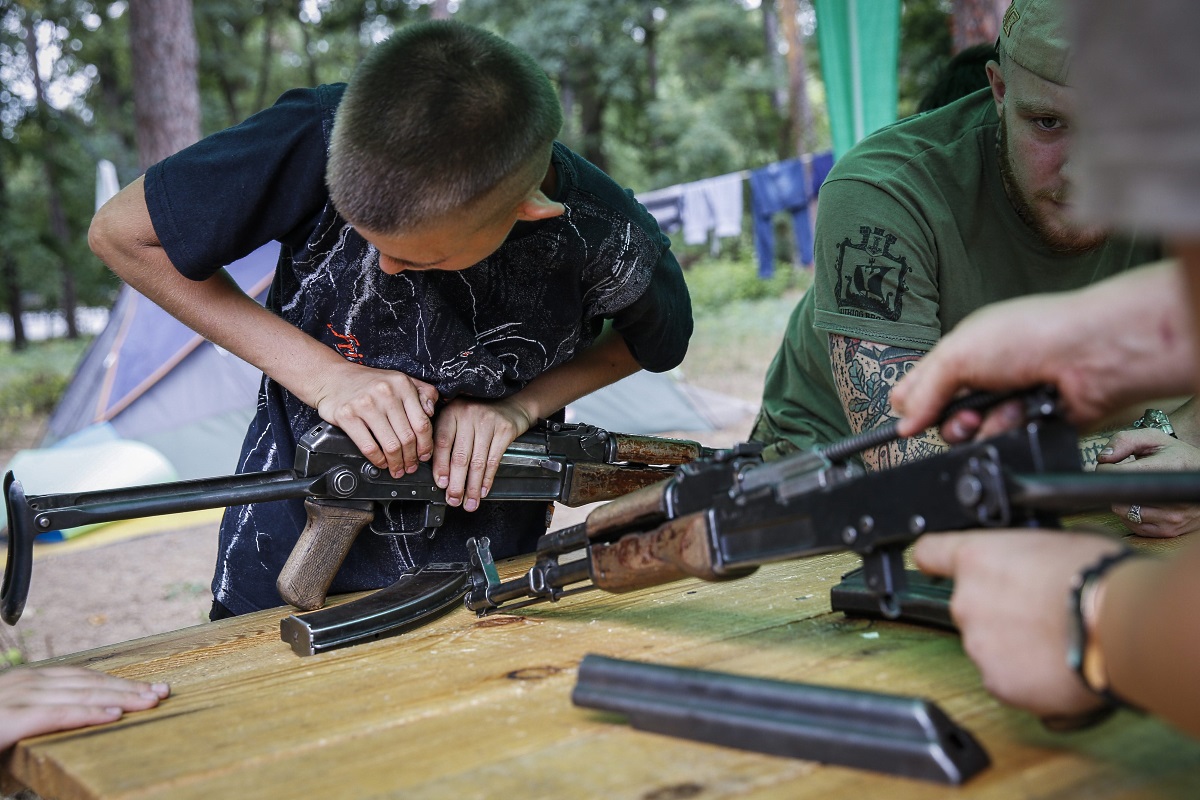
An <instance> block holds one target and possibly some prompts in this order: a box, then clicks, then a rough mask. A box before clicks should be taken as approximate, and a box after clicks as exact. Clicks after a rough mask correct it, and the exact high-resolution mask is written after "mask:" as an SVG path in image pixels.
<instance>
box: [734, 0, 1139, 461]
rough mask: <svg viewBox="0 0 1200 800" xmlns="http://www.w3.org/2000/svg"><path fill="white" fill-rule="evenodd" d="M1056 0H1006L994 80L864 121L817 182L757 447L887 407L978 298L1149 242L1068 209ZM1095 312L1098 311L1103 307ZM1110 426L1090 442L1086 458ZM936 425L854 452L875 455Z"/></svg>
mask: <svg viewBox="0 0 1200 800" xmlns="http://www.w3.org/2000/svg"><path fill="white" fill-rule="evenodd" d="M1062 5H1063V3H1062V2H1061V0H1015V2H1013V4H1012V6H1011V7H1010V8H1009V10H1008V13H1007V14H1006V15H1005V17H1004V22H1003V25H1002V30H1001V34H1000V41H999V47H998V50H997V57H996V60H994V61H990V62H989V63H988V64H987V67H986V69H987V74H988V80H989V84H990V88H989V89H982V90H980V91H978V92H975V93H973V94H969V95H967V96H966V97H964V98H962V99H960V100H958V101H956V102H953V103H951V104H949V105H947V106H944V107H943V108H940V109H937V110H934V111H930V112H927V113H925V114H920V115H918V116H915V117H910V118H908V119H905V120H902V121H900V122H897V123H895V124H893V125H891V126H889V127H887V128H884V129H882V130H880V131H878V132H876V133H875V134H873V135H871V136H869V137H867V138H866V139H864V140H863V141H862V142H860V143H859V144H858V145H857V146H856V147H854V148H853V149H852V150H851V151H850V152H848V153H847V154H846V155H845V156H844V157H843V158H842V159H841V160H839V161H838V163H837V164H836V165H835V166H834V168H833V171H832V172H831V173H830V175H829V178H828V179H827V180H826V181H825V183H824V185H823V186H822V187H821V208H820V213H819V214H818V218H817V225H816V247H815V252H816V258H815V263H816V267H815V273H816V274H815V281H814V283H813V287H812V288H811V289H810V290H809V291H808V292H807V293H806V295H805V296H804V298H803V299H802V300H801V301H800V303H799V305H798V306H797V307H796V310H795V311H794V313H793V314H792V318H791V320H790V322H789V324H788V329H787V332H786V334H785V337H784V340H783V343H782V344H781V346H780V348H779V352H778V353H777V354H776V356H775V359H774V362H773V363H772V364H771V367H770V369H769V371H768V373H767V378H766V384H765V387H764V392H763V403H762V409H761V411H760V412H759V415H758V419H757V420H756V422H755V426H754V431H753V433H752V434H751V438H753V439H754V440H756V441H760V442H763V443H764V444H765V445H766V446H767V447H766V457H767V458H768V459H771V458H779V457H782V456H784V455H787V454H789V453H792V452H795V451H796V450H798V449H804V448H808V447H811V446H812V445H814V444H820V443H824V442H830V441H834V440H837V439H840V438H843V437H845V436H848V435H850V434H853V433H858V432H861V431H864V430H871V429H874V428H878V427H880V426H882V425H885V424H887V423H889V422H891V421H892V420H894V419H896V414H895V412H894V411H893V410H892V406H891V402H890V399H889V393H890V390H891V388H892V386H894V385H895V383H896V382H897V381H898V380H899V379H901V378H902V377H903V376H904V375H905V373H906V372H907V371H908V370H909V369H910V368H911V367H912V366H913V364H914V363H916V361H917V360H918V359H920V358H921V357H922V356H923V355H924V354H925V353H926V352H927V351H928V350H930V349H931V348H932V347H933V346H934V344H935V343H936V342H937V341H938V339H939V338H940V337H941V336H942V335H944V334H945V333H947V332H948V331H949V330H950V329H951V328H953V327H954V326H955V325H956V324H958V322H959V321H960V320H962V318H963V317H965V316H966V315H967V314H968V313H970V312H971V311H974V310H975V309H977V308H979V307H980V306H983V305H986V304H988V303H992V302H996V301H998V300H1004V299H1007V298H1011V297H1015V296H1018V295H1025V294H1031V293H1034V292H1053V291H1064V290H1070V289H1076V288H1079V287H1082V286H1085V285H1087V284H1090V283H1093V282H1095V281H1098V280H1101V279H1103V278H1107V277H1109V276H1111V275H1114V274H1116V273H1118V272H1121V271H1123V270H1125V269H1128V268H1129V267H1132V266H1136V265H1138V264H1142V263H1145V262H1147V261H1151V260H1154V259H1155V258H1157V257H1158V248H1157V246H1155V245H1153V244H1151V243H1148V242H1136V241H1132V240H1129V239H1121V238H1117V237H1109V236H1108V235H1107V233H1106V232H1105V231H1104V230H1101V229H1098V228H1094V227H1087V226H1085V225H1082V224H1079V223H1077V222H1074V221H1073V219H1072V218H1071V217H1070V216H1069V211H1070V206H1071V203H1072V180H1071V169H1070V162H1069V160H1068V149H1069V146H1070V143H1071V140H1072V138H1073V136H1074V132H1073V130H1072V127H1073V119H1074V116H1075V103H1076V99H1075V91H1074V90H1073V89H1072V88H1071V87H1070V85H1069V83H1068V76H1067V70H1068V61H1069V47H1068V44H1067V40H1066V37H1065V36H1064V35H1063V31H1064V29H1065V28H1066V27H1067V21H1066V19H1065V16H1066V14H1065V9H1064V8H1063V7H1062ZM1098 313H1102V312H1101V311H1098ZM1106 439H1107V437H1106V436H1105V437H1100V438H1099V439H1098V440H1097V441H1096V442H1095V444H1094V446H1088V445H1086V444H1085V447H1084V454H1085V460H1088V461H1090V462H1091V463H1093V464H1094V463H1095V461H1096V453H1097V452H1098V451H1099V449H1100V447H1101V446H1102V445H1103V443H1104V441H1105V440H1106ZM945 447H946V444H945V442H944V441H943V440H942V439H941V438H940V436H938V434H937V432H936V431H933V430H930V431H927V432H925V433H924V434H922V435H920V436H918V437H916V438H913V439H909V440H904V441H901V442H896V443H893V444H888V445H884V446H882V447H879V448H876V449H873V450H869V451H867V452H865V453H864V454H863V461H864V463H865V464H866V466H867V468H868V469H881V468H884V467H888V466H892V465H895V464H897V463H899V462H900V461H903V460H906V459H910V458H915V457H921V456H925V455H928V454H931V453H933V452H937V451H938V450H940V449H944V448H945Z"/></svg>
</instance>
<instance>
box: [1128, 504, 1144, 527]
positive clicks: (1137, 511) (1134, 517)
mask: <svg viewBox="0 0 1200 800" xmlns="http://www.w3.org/2000/svg"><path fill="white" fill-rule="evenodd" d="M1125 519H1127V520H1129V521H1130V522H1132V523H1133V524H1134V525H1141V524H1142V507H1141V506H1130V507H1129V511H1127V512H1126V513H1125Z"/></svg>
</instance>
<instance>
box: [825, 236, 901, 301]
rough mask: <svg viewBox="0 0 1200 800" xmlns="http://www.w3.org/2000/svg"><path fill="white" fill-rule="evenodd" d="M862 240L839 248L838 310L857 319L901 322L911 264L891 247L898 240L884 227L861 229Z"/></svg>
mask: <svg viewBox="0 0 1200 800" xmlns="http://www.w3.org/2000/svg"><path fill="white" fill-rule="evenodd" d="M858 230H859V233H861V234H862V241H860V242H857V243H855V242H851V241H850V239H849V237H847V238H845V239H843V240H842V243H841V244H839V245H838V246H837V249H838V259H837V283H836V284H835V285H834V289H833V291H834V294H835V296H836V298H837V304H838V311H839V312H840V313H842V314H849V315H851V316H855V317H876V318H879V319H886V320H890V321H892V322H895V321H896V320H898V319H900V310H901V306H902V301H903V298H904V292H905V291H906V290H907V289H908V287H907V286H906V285H905V283H904V278H905V276H906V275H907V274H908V263H907V261H906V260H905V258H904V256H899V255H896V254H895V253H893V252H892V251H891V247H892V245H893V244H895V243H896V237H895V236H894V235H892V234H890V233H888V232H886V231H885V230H883V228H870V227H867V226H863V227H860V228H859V229H858Z"/></svg>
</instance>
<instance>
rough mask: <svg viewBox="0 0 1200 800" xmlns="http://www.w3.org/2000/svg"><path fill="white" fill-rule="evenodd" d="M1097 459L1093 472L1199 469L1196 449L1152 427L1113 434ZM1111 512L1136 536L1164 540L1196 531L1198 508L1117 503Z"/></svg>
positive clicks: (1199, 526)
mask: <svg viewBox="0 0 1200 800" xmlns="http://www.w3.org/2000/svg"><path fill="white" fill-rule="evenodd" d="M1097 460H1098V461H1099V462H1100V464H1099V466H1097V467H1096V469H1097V471H1101V470H1118V471H1127V472H1139V471H1147V470H1149V471H1182V470H1200V449H1197V448H1195V447H1193V446H1192V445H1190V444H1188V443H1186V442H1181V441H1179V440H1178V439H1175V438H1173V437H1171V436H1168V435H1167V434H1166V433H1163V432H1162V431H1160V430H1157V429H1155V428H1141V429H1138V430H1125V431H1120V432H1119V433H1117V434H1116V435H1115V436H1113V437H1112V438H1111V439H1109V440H1108V444H1107V445H1106V446H1105V448H1104V449H1103V450H1101V451H1100V454H1099V456H1097ZM1112 510H1113V513H1114V514H1116V515H1117V516H1119V517H1120V518H1121V521H1122V522H1123V523H1124V524H1125V527H1127V528H1128V529H1129V530H1131V531H1132V532H1134V533H1136V534H1137V535H1138V536H1149V537H1155V538H1161V539H1166V538H1171V537H1174V536H1180V535H1182V534H1185V533H1192V532H1193V531H1196V530H1200V506H1198V505H1164V506H1144V505H1132V506H1131V505H1128V504H1117V505H1114V506H1113V507H1112Z"/></svg>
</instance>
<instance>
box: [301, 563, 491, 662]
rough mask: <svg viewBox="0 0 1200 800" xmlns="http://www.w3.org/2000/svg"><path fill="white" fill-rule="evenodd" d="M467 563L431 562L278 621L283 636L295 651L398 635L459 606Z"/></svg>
mask: <svg viewBox="0 0 1200 800" xmlns="http://www.w3.org/2000/svg"><path fill="white" fill-rule="evenodd" d="M468 575H469V569H468V565H467V564H465V563H451V564H427V565H425V566H424V567H421V568H420V569H418V570H416V571H415V572H410V573H407V574H405V575H402V576H401V577H400V579H399V580H398V581H396V582H395V583H393V584H392V585H391V586H388V587H387V588H385V589H380V590H379V591H377V592H375V593H373V594H369V595H367V596H366V597H362V598H359V599H358V600H352V601H350V602H349V603H343V604H341V605H338V606H333V607H331V608H323V609H321V610H320V611H312V612H309V613H307V614H292V615H291V616H289V617H286V618H284V619H282V620H280V622H279V637H280V638H281V639H282V640H283V641H285V642H287V643H288V644H290V645H291V646H292V650H294V651H295V652H296V655H300V656H311V655H315V654H316V653H322V652H325V651H326V650H333V649H336V648H339V647H346V646H349V645H352V644H360V643H362V642H367V641H372V640H374V639H381V638H383V637H385V636H395V635H397V634H401V633H404V632H405V631H410V630H413V629H414V628H417V627H419V626H421V625H424V624H425V623H427V622H431V621H433V620H434V619H436V618H438V617H440V616H441V615H442V614H445V613H446V612H448V611H450V610H451V609H453V608H455V607H457V606H458V605H459V604H460V603H461V601H462V599H463V596H464V595H465V594H466V593H467V588H468Z"/></svg>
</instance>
